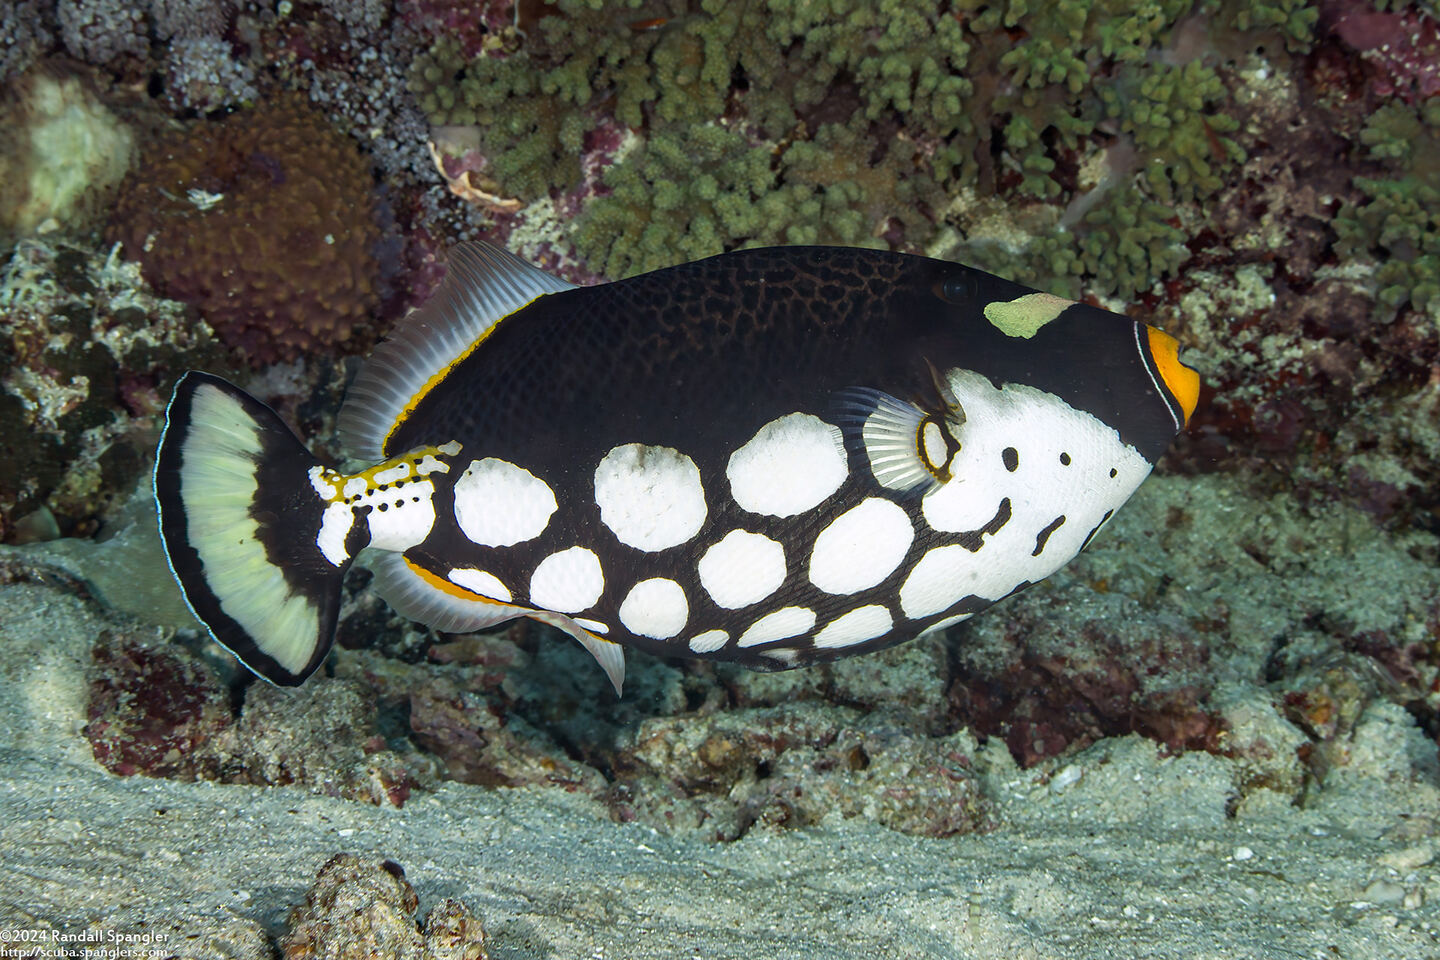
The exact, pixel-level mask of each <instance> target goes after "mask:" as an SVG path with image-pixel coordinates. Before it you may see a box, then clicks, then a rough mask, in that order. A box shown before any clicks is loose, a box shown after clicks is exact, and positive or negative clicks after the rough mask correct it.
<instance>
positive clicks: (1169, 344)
mask: <svg viewBox="0 0 1440 960" xmlns="http://www.w3.org/2000/svg"><path fill="white" fill-rule="evenodd" d="M1149 333H1150V356H1151V357H1153V358H1154V360H1155V369H1156V370H1157V371H1158V372H1159V374H1160V378H1161V379H1162V380H1164V381H1165V388H1166V389H1167V390H1169V391H1170V395H1171V396H1172V397H1174V398H1175V402H1176V403H1178V404H1180V409H1181V410H1182V411H1183V412H1184V414H1185V422H1186V423H1189V422H1190V415H1191V414H1192V413H1194V412H1195V404H1196V403H1197V402H1199V400H1200V374H1198V373H1196V372H1195V371H1194V370H1192V369H1190V368H1189V367H1187V366H1185V364H1183V363H1181V362H1180V341H1178V340H1176V339H1175V338H1174V337H1172V336H1170V334H1168V333H1166V332H1165V331H1164V330H1157V329H1155V328H1154V327H1150V328H1149Z"/></svg>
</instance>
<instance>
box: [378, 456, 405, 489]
mask: <svg viewBox="0 0 1440 960" xmlns="http://www.w3.org/2000/svg"><path fill="white" fill-rule="evenodd" d="M408 476H410V464H409V463H407V462H405V461H403V460H402V461H401V462H399V463H397V464H395V466H393V467H386V468H385V469H384V470H377V471H375V474H374V476H372V477H371V483H373V484H375V485H376V486H381V487H388V486H389V485H390V484H392V483H394V482H395V481H396V480H404V479H405V478H406V477H408Z"/></svg>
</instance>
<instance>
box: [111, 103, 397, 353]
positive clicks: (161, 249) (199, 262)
mask: <svg viewBox="0 0 1440 960" xmlns="http://www.w3.org/2000/svg"><path fill="white" fill-rule="evenodd" d="M372 187H373V183H372V179H371V175H370V165H369V163H368V161H367V160H366V158H365V156H364V155H363V154H362V153H361V152H360V150H359V149H358V148H357V147H356V145H355V144H354V142H353V141H351V140H350V139H349V138H348V137H346V136H344V135H343V134H341V133H339V132H338V131H336V130H335V129H333V128H332V127H331V126H330V125H329V124H328V123H327V122H326V121H325V119H324V118H323V117H321V116H320V115H319V114H317V113H316V112H315V111H314V110H312V109H311V108H310V107H308V106H306V105H304V104H303V102H301V101H299V100H297V99H292V98H281V99H279V100H276V101H273V102H270V103H266V104H263V105H261V106H259V107H256V108H254V109H251V110H246V111H243V112H240V113H236V114H233V115H231V116H230V117H227V118H226V119H224V120H223V121H219V122H201V123H199V124H197V125H195V126H193V127H191V128H190V129H189V130H188V131H186V132H184V133H183V134H180V135H178V136H175V137H173V138H171V139H169V140H168V141H165V142H162V143H160V144H159V145H158V146H157V147H156V148H154V149H153V150H152V151H151V152H150V154H149V156H148V157H147V158H145V160H144V161H143V162H142V163H141V165H140V166H139V167H138V168H137V169H136V170H135V171H134V172H133V173H132V174H131V176H130V178H129V179H128V180H127V181H126V183H125V184H124V185H123V188H122V190H121V199H120V202H119V203H118V204H117V206H116V209H115V214H114V217H113V218H112V220H111V222H110V230H109V236H110V238H111V239H112V240H118V241H120V242H121V243H123V244H124V255H125V256H126V257H128V258H132V259H136V260H139V261H140V263H141V264H142V266H143V269H144V272H145V277H146V279H147V280H149V281H150V283H151V284H153V285H154V286H155V287H156V288H157V289H159V290H161V291H163V292H164V295H165V296H168V297H171V298H173V299H176V300H181V301H184V302H186V303H190V304H193V305H194V306H196V307H198V308H199V309H200V310H201V311H202V312H203V313H204V315H205V317H206V319H207V320H209V321H210V324H211V325H212V326H213V327H214V328H215V331H216V333H217V334H219V336H220V338H221V339H222V340H224V341H225V343H226V344H228V345H229V346H230V347H232V348H234V349H235V350H238V351H239V352H241V353H242V354H244V355H245V357H246V358H247V359H248V360H249V361H250V362H251V363H252V364H255V365H257V366H258V365H260V364H265V363H271V362H274V361H275V360H280V359H288V358H292V357H294V356H296V355H297V354H299V353H302V352H306V351H313V350H324V349H328V348H332V347H337V346H341V345H343V344H345V343H346V342H347V341H351V340H352V339H353V338H354V336H355V331H356V328H357V326H361V325H363V324H364V323H365V322H366V321H367V319H368V318H369V316H370V312H371V310H372V308H373V307H374V306H375V303H376V299H377V297H376V290H375V283H374V276H375V270H376V266H375V260H374V253H373V250H374V247H375V244H376V241H377V238H378V235H379V231H378V227H377V226H376V223H375V201H374V193H373V189H372Z"/></svg>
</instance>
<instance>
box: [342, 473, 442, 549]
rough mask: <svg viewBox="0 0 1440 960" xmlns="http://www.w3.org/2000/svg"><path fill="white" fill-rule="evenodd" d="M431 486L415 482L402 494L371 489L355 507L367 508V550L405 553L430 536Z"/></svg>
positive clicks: (432, 488)
mask: <svg viewBox="0 0 1440 960" xmlns="http://www.w3.org/2000/svg"><path fill="white" fill-rule="evenodd" d="M434 493H435V485H434V484H433V483H431V482H430V481H429V480H416V481H415V482H414V483H413V484H412V485H407V486H406V487H405V489H404V490H403V491H400V492H399V493H396V492H394V491H387V490H378V489H375V488H371V489H370V490H368V491H366V493H365V495H364V496H361V497H359V498H357V501H356V504H355V505H356V506H365V505H367V504H368V505H369V506H370V512H369V513H368V514H367V515H366V521H367V522H368V523H369V525H370V546H372V547H375V548H376V549H377V550H408V549H409V548H411V547H413V546H415V544H417V543H419V542H420V541H422V540H424V539H425V538H426V537H428V536H429V535H430V530H431V528H433V527H434V526H435V504H434V502H433V500H432V499H431V498H432V496H433V495H434Z"/></svg>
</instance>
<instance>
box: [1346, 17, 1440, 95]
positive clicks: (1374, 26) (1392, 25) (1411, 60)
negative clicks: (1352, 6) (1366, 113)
mask: <svg viewBox="0 0 1440 960" xmlns="http://www.w3.org/2000/svg"><path fill="white" fill-rule="evenodd" d="M1335 33H1336V34H1337V35H1338V36H1339V37H1340V39H1341V40H1343V41H1344V42H1345V43H1346V44H1347V45H1349V46H1350V47H1352V48H1353V49H1355V50H1358V51H1359V52H1360V56H1361V57H1362V58H1363V59H1364V60H1365V61H1366V62H1367V63H1369V64H1370V66H1371V68H1372V69H1373V70H1374V71H1375V76H1374V78H1373V79H1372V81H1371V85H1372V86H1373V87H1374V90H1375V92H1376V93H1377V94H1378V95H1380V96H1382V97H1389V96H1398V97H1400V98H1401V99H1402V100H1404V101H1405V102H1406V103H1414V102H1415V101H1416V100H1423V99H1424V98H1426V97H1433V96H1435V95H1436V94H1437V93H1440V23H1437V22H1436V20H1435V18H1434V17H1431V16H1428V15H1427V14H1426V13H1425V12H1424V11H1423V10H1421V9H1419V8H1411V9H1409V10H1405V11H1402V12H1398V13H1381V12H1379V11H1376V10H1372V9H1370V8H1369V5H1368V4H1366V5H1364V6H1363V7H1361V8H1360V9H1358V10H1347V11H1345V12H1343V13H1341V14H1339V16H1338V17H1337V18H1336V20H1335Z"/></svg>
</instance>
